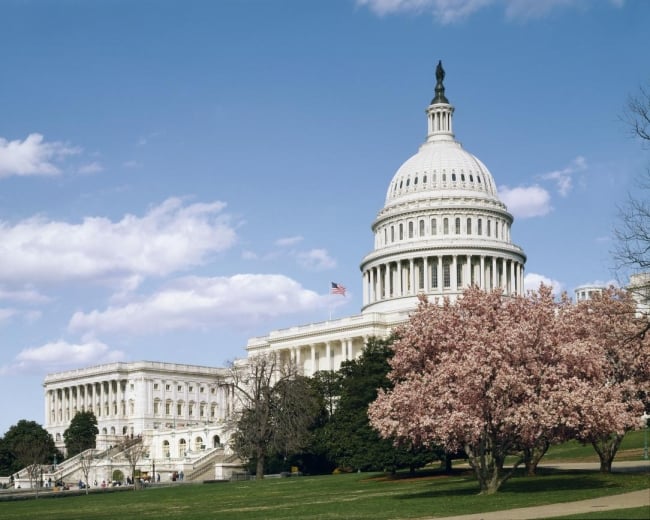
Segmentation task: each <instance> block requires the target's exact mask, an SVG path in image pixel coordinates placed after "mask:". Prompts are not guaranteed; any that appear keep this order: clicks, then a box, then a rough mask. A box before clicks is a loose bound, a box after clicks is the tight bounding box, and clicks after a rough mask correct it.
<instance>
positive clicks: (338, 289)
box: [330, 282, 345, 296]
mask: <svg viewBox="0 0 650 520" xmlns="http://www.w3.org/2000/svg"><path fill="white" fill-rule="evenodd" d="M330 292H331V293H332V294H340V295H341V296H345V287H343V286H342V285H341V284H340V283H336V282H332V289H331V290H330Z"/></svg>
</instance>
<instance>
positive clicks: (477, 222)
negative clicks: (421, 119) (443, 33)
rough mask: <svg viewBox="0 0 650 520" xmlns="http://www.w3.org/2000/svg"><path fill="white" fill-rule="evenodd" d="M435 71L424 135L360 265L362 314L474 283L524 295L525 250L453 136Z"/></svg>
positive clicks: (483, 176) (492, 189) (487, 176)
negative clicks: (432, 94)
mask: <svg viewBox="0 0 650 520" xmlns="http://www.w3.org/2000/svg"><path fill="white" fill-rule="evenodd" d="M444 77H445V72H444V70H443V69H442V64H441V63H440V62H439V63H438V67H437V68H436V80H437V83H436V88H435V97H434V98H433V100H432V101H431V103H430V104H429V106H428V107H427V108H426V110H425V112H426V115H427V126H428V131H427V138H426V140H425V142H424V143H423V144H422V145H421V146H420V148H419V150H418V152H417V153H416V154H415V155H413V156H412V157H410V158H409V159H407V160H406V161H405V162H404V163H403V164H402V166H400V168H399V169H398V170H397V172H396V173H395V175H394V176H393V178H392V180H391V182H390V184H389V185H388V190H387V192H386V201H385V203H384V207H383V208H382V209H381V210H380V211H379V213H378V215H377V218H376V219H375V221H374V223H373V225H372V230H373V233H374V235H375V243H374V249H373V250H372V251H371V252H370V253H368V254H367V255H366V256H365V257H364V259H363V260H362V262H361V266H360V267H361V271H362V273H363V281H364V283H363V289H364V294H363V301H364V306H363V309H362V313H364V314H365V313H371V312H379V313H381V312H410V311H412V310H413V309H414V308H415V307H416V306H417V304H418V296H419V295H422V294H423V295H426V296H427V297H430V298H434V299H439V298H441V297H448V298H450V299H455V298H458V297H459V296H460V295H461V294H462V292H463V290H464V289H466V288H467V287H469V286H472V285H476V286H478V287H480V288H481V289H484V290H492V289H496V288H499V289H501V290H503V291H504V293H505V294H508V295H516V294H524V288H523V285H524V284H523V279H524V264H525V262H526V255H525V254H524V252H523V250H522V249H521V248H520V247H519V246H517V245H516V244H514V243H513V242H512V239H511V236H510V229H511V225H512V222H513V218H512V215H511V214H510V213H508V210H507V208H506V206H505V204H504V203H503V202H501V201H500V200H499V197H498V195H497V190H496V184H495V182H494V179H493V177H492V174H491V173H490V171H489V170H488V169H487V167H486V166H485V165H484V164H483V163H482V162H481V161H480V160H479V159H478V158H476V157H475V156H474V155H472V154H471V153H469V152H467V151H466V150H464V149H463V147H462V145H461V144H460V143H459V142H458V141H456V139H455V137H454V133H453V129H452V126H453V113H454V107H453V106H452V105H451V104H450V103H449V100H448V99H447V98H446V96H445V88H444V85H443V79H444Z"/></svg>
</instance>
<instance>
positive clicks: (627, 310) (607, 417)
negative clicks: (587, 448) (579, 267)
mask: <svg viewBox="0 0 650 520" xmlns="http://www.w3.org/2000/svg"><path fill="white" fill-rule="evenodd" d="M561 323H562V327H563V330H562V332H561V334H562V336H563V337H564V338H565V339H566V344H565V358H566V364H567V366H568V367H569V368H570V375H571V377H572V378H574V380H575V388H574V391H573V392H574V393H573V400H574V403H573V407H572V409H571V413H570V414H567V416H566V417H567V425H568V426H570V427H571V428H572V429H574V431H575V434H574V435H575V437H576V438H577V439H578V440H580V441H582V442H589V443H591V444H592V445H593V447H594V449H595V450H596V452H597V453H598V456H599V458H600V470H601V471H602V472H610V471H611V467H612V461H613V460H614V456H615V455H616V452H617V450H618V448H619V446H620V444H621V441H622V440H623V436H624V435H625V432H626V431H629V430H631V429H634V428H637V427H638V426H639V420H640V417H641V415H642V414H643V412H644V409H646V407H647V406H648V404H650V403H649V402H648V398H649V397H650V336H649V335H648V334H647V333H645V332H644V331H645V330H646V327H647V321H646V320H644V319H643V317H642V316H640V315H639V314H638V312H637V308H636V304H635V302H634V300H633V299H632V297H631V295H630V294H628V293H627V292H625V291H623V290H620V289H615V288H614V287H610V288H609V289H607V290H606V291H603V292H602V293H601V294H596V295H594V296H593V298H592V299H590V300H585V301H581V302H579V303H578V304H576V305H575V306H571V307H567V308H566V309H564V312H563V313H562V316H561ZM585 359H586V362H585V361H584V360H585ZM579 360H583V361H582V362H580V361H579Z"/></svg>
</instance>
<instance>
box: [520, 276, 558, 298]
mask: <svg viewBox="0 0 650 520" xmlns="http://www.w3.org/2000/svg"><path fill="white" fill-rule="evenodd" d="M542 283H543V284H544V285H550V286H551V287H552V288H553V294H555V295H556V296H559V295H560V294H562V292H563V291H564V287H563V285H562V282H558V281H557V280H553V279H552V278H548V277H547V276H544V275H543V274H537V273H527V274H526V276H524V291H526V292H527V291H537V290H538V289H539V285H540V284H542Z"/></svg>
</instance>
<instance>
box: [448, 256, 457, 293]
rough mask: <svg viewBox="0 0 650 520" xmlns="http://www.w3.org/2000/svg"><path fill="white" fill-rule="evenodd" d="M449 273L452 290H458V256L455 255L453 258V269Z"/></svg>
mask: <svg viewBox="0 0 650 520" xmlns="http://www.w3.org/2000/svg"><path fill="white" fill-rule="evenodd" d="M450 271H451V272H450V273H449V279H450V281H451V287H450V289H451V290H452V291H457V290H458V255H453V256H452V257H451V269H450Z"/></svg>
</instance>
